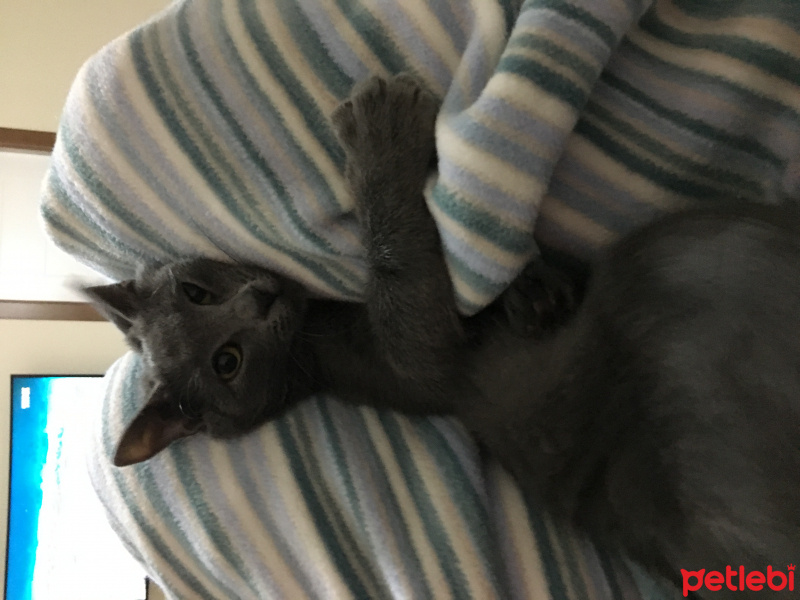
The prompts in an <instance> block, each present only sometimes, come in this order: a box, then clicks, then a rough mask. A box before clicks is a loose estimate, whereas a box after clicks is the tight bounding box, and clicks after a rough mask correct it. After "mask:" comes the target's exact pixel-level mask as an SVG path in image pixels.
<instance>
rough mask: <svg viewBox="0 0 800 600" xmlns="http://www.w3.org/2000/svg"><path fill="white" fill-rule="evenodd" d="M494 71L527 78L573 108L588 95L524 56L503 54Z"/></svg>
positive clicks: (581, 104)
mask: <svg viewBox="0 0 800 600" xmlns="http://www.w3.org/2000/svg"><path fill="white" fill-rule="evenodd" d="M495 73H513V74H514V75H519V76H520V77H524V78H525V79H529V80H530V81H532V82H533V83H535V84H536V85H537V86H538V87H540V88H541V89H542V90H543V91H545V92H547V93H549V94H551V95H553V96H555V97H557V98H558V99H559V100H562V101H563V102H565V103H566V104H569V105H570V106H571V107H572V108H574V109H575V110H580V108H581V107H582V106H583V105H584V103H585V102H586V98H587V96H588V92H587V91H584V90H582V89H581V88H580V87H579V86H578V85H576V84H575V83H573V82H572V81H570V80H569V79H567V78H566V77H564V76H563V75H560V74H559V73H556V72H555V71H553V70H551V69H548V68H547V67H545V66H544V65H542V64H541V63H539V62H537V61H536V60H534V59H532V58H527V57H525V56H518V55H508V54H505V55H503V58H501V59H500V63H499V64H498V65H497V69H496V70H495Z"/></svg>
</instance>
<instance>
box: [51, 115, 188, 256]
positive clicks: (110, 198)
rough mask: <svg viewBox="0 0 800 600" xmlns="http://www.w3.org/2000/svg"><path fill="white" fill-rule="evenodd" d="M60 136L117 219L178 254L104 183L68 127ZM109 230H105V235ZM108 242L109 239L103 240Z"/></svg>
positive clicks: (168, 252) (85, 179) (167, 251)
mask: <svg viewBox="0 0 800 600" xmlns="http://www.w3.org/2000/svg"><path fill="white" fill-rule="evenodd" d="M59 138H60V139H61V143H62V147H63V148H64V149H65V151H66V153H67V156H68V157H69V160H70V162H71V163H72V166H73V168H74V169H75V171H77V172H78V173H79V174H80V175H79V176H80V178H81V180H82V181H83V182H84V183H85V184H86V186H87V187H88V188H89V189H90V190H91V193H92V195H93V196H95V197H96V198H97V199H98V200H99V201H100V203H101V204H102V206H103V207H105V208H107V209H108V210H109V211H110V212H111V213H112V214H113V215H114V216H115V217H116V218H117V219H119V220H120V221H121V222H123V223H125V225H126V226H127V227H129V228H131V229H132V230H133V231H135V232H136V233H137V234H138V235H140V236H142V237H144V238H145V239H147V240H148V241H150V242H151V243H152V244H153V245H154V246H156V247H157V248H158V249H159V250H160V251H161V252H162V253H164V254H166V255H167V256H176V255H177V254H178V251H177V249H176V248H175V247H174V246H172V245H170V244H169V241H168V240H166V239H163V238H162V237H161V236H159V235H157V234H156V232H155V231H153V230H152V229H151V228H150V227H149V226H148V225H147V224H145V223H144V222H143V221H142V220H141V219H140V218H139V217H138V215H136V214H135V213H133V212H131V211H130V210H128V208H127V207H126V204H125V203H123V202H120V201H119V198H117V195H116V194H115V193H114V192H113V191H112V190H111V189H110V188H109V187H108V186H107V185H106V184H105V183H103V182H102V181H101V180H100V178H99V177H98V176H97V174H96V173H95V172H94V170H93V169H92V167H91V166H90V165H89V163H88V162H87V161H86V160H85V159H84V157H83V153H82V151H81V150H82V149H81V148H80V147H79V146H78V144H76V142H75V140H74V139H73V137H72V131H71V130H70V129H69V128H68V127H62V128H61V130H60V131H59ZM93 228H94V229H97V224H96V223H94V224H93ZM106 235H108V234H107V232H104V236H103V237H105V236H106ZM103 241H104V242H107V241H108V240H103Z"/></svg>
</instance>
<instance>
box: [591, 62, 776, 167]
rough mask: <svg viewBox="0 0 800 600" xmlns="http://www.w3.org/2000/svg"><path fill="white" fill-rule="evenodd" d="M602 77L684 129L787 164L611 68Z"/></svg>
mask: <svg viewBox="0 0 800 600" xmlns="http://www.w3.org/2000/svg"><path fill="white" fill-rule="evenodd" d="M642 52H643V53H645V54H649V53H647V52H646V51H644V50H642ZM654 58H655V57H654ZM685 71H687V72H691V70H689V69H685ZM602 79H603V82H604V83H606V84H608V85H609V86H611V87H612V88H614V89H615V90H617V91H618V92H620V93H622V94H625V95H626V96H628V97H629V98H630V99H631V100H633V101H635V102H638V103H639V104H641V105H642V106H644V107H645V108H647V109H648V110H650V111H652V112H653V113H655V114H656V115H658V116H659V117H662V118H664V119H667V120H669V121H671V122H672V123H674V124H675V125H678V126H680V127H683V128H684V129H688V130H689V131H691V132H693V133H695V134H697V135H698V136H700V137H704V138H706V139H708V140H709V141H710V142H713V143H714V144H723V145H726V146H729V147H730V148H734V149H736V150H740V151H741V152H745V153H747V154H752V155H753V156H754V157H755V158H758V159H761V160H764V161H766V162H768V163H770V164H771V165H772V166H774V167H778V168H782V167H783V160H782V159H781V158H780V157H778V156H777V155H775V154H774V153H773V152H771V151H770V150H769V149H768V148H767V147H765V146H763V145H762V144H760V143H759V142H758V141H756V140H754V139H753V138H751V137H747V136H743V135H735V134H731V133H727V132H725V131H723V130H721V129H719V128H717V127H714V126H712V125H709V124H708V123H706V122H704V121H701V120H700V119H696V118H694V117H691V116H689V115H687V114H686V113H683V112H680V111H678V110H675V109H671V108H667V107H666V106H664V105H663V104H661V103H659V102H657V101H656V100H654V99H653V98H652V97H650V96H648V95H647V94H645V93H644V92H642V91H640V90H639V89H637V88H636V87H634V86H633V85H632V84H630V83H628V82H627V81H625V80H624V79H622V78H620V77H618V76H616V75H614V74H612V73H610V72H608V71H605V72H604V73H603V75H602ZM714 80H715V81H720V80H718V79H716V78H714Z"/></svg>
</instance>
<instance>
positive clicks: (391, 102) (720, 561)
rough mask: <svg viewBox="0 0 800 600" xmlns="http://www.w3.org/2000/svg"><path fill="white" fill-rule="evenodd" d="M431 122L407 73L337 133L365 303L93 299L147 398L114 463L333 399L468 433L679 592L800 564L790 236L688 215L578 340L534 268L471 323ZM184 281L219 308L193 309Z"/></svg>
mask: <svg viewBox="0 0 800 600" xmlns="http://www.w3.org/2000/svg"><path fill="white" fill-rule="evenodd" d="M436 111H437V103H436V101H435V99H434V98H433V97H432V96H431V95H430V94H428V93H427V92H425V91H424V90H422V89H421V88H420V87H419V85H418V84H417V83H416V82H415V81H414V80H413V79H411V78H410V77H407V76H398V77H395V78H393V79H390V80H389V81H384V80H381V79H377V78H374V79H371V80H369V81H368V82H366V83H365V84H363V85H361V86H359V87H358V88H357V90H356V91H355V92H354V94H353V95H352V97H351V99H350V100H348V101H347V102H345V103H344V104H343V105H342V106H340V108H339V109H337V111H336V113H335V114H334V115H333V118H332V121H333V124H334V127H335V129H336V131H337V133H338V135H339V138H340V140H341V142H342V145H343V147H344V149H345V151H346V153H347V159H348V160H347V170H346V177H347V181H348V183H349V185H350V188H351V190H352V193H353V195H354V198H355V201H356V205H357V207H358V211H359V218H360V220H361V223H362V225H363V228H364V231H365V235H366V240H365V241H366V244H367V249H368V258H369V261H370V265H371V278H370V281H369V285H368V287H367V292H366V297H365V302H364V303H363V304H347V303H339V302H333V301H326V300H319V299H311V298H308V297H307V295H306V294H305V292H304V291H303V290H302V289H300V288H299V287H298V286H296V285H294V284H292V283H291V282H289V281H286V280H284V279H282V278H280V277H277V276H275V275H273V274H270V273H268V272H265V271H263V270H261V269H257V268H255V267H245V266H234V265H227V264H222V263H216V262H213V261H208V260H205V259H196V260H189V261H186V262H182V263H178V264H175V265H169V266H165V267H159V268H156V269H153V270H149V271H147V272H145V273H144V274H143V275H142V276H141V277H140V278H138V279H137V280H134V281H129V282H123V283H121V284H117V285H114V286H104V287H100V288H90V289H88V290H87V293H88V294H89V295H90V296H91V297H92V298H93V299H94V300H95V302H96V303H97V304H98V306H100V308H101V309H102V310H104V311H105V312H106V314H108V316H109V318H111V319H112V320H113V321H114V322H115V323H116V324H117V325H118V326H119V327H120V328H121V329H122V330H123V331H125V332H126V335H127V336H128V339H129V341H130V343H131V346H132V347H133V348H135V349H136V350H138V351H139V352H140V353H141V354H142V356H143V357H144V363H145V385H146V386H148V389H149V390H151V393H152V396H153V398H152V401H151V403H150V405H149V408H146V409H145V410H143V413H142V415H144V416H141V415H140V418H139V419H137V421H136V422H135V423H134V425H132V426H131V428H130V429H129V432H130V433H129V439H127V442H126V438H124V439H123V441H122V442H121V444H120V448H121V450H120V453H118V463H120V464H127V463H130V462H138V460H144V459H146V458H148V457H149V456H151V455H152V454H154V453H155V452H158V451H159V450H161V449H162V448H163V447H165V446H166V444H168V443H170V442H172V441H174V440H176V439H178V438H180V437H183V436H184V435H191V434H192V433H194V432H196V431H206V432H207V433H209V434H211V435H214V436H218V437H226V436H233V435H238V434H241V433H244V432H246V431H249V430H251V429H252V428H253V427H255V426H257V425H258V424H260V423H263V422H264V421H266V420H268V419H270V418H274V417H275V416H277V415H278V414H280V412H281V411H282V410H284V409H285V408H286V407H288V406H291V405H292V404H293V403H295V402H297V401H299V400H302V399H303V398H304V397H307V396H308V395H309V394H311V393H314V392H318V391H330V392H333V393H336V394H337V395H339V396H340V397H342V398H345V399H349V400H352V401H354V402H359V403H369V404H373V405H376V406H380V407H388V408H392V409H396V410H401V411H405V412H409V413H425V414H428V413H453V414H456V415H457V416H459V417H460V418H461V419H462V420H463V421H464V423H465V424H466V425H467V427H469V428H470V429H471V430H472V431H473V433H474V434H475V436H476V438H477V439H478V440H479V441H480V442H481V443H482V444H484V445H485V446H486V447H487V448H488V449H489V451H490V452H491V453H492V454H493V455H494V456H495V457H497V458H498V459H499V460H500V461H502V463H503V464H504V465H505V466H506V467H507V468H508V469H509V470H510V471H511V472H512V474H513V475H514V476H515V477H516V478H517V480H518V482H519V483H520V485H521V486H522V488H523V490H524V491H525V493H527V494H529V495H530V496H531V497H533V498H537V499H539V500H541V501H543V502H545V504H546V506H548V507H549V508H550V510H551V511H552V512H553V514H555V515H556V516H557V517H559V518H564V519H568V520H570V521H572V522H574V523H576V524H577V525H579V526H580V527H582V528H583V529H584V530H585V531H587V532H588V533H590V534H591V535H592V536H594V538H595V539H596V540H598V541H600V542H601V543H606V544H610V545H616V544H619V545H621V546H622V547H623V549H624V550H625V551H626V552H628V553H629V554H630V555H631V556H632V557H633V558H635V559H637V560H639V561H641V562H642V563H643V564H645V565H646V566H648V567H649V568H651V569H653V570H654V571H656V572H659V573H661V574H663V575H665V576H667V577H668V578H670V579H671V580H672V581H673V582H674V583H676V584H678V583H679V582H680V569H681V568H686V569H689V570H696V569H701V568H705V569H721V570H723V571H724V568H725V566H726V565H732V566H733V567H734V568H736V567H737V566H738V565H739V564H744V565H746V566H747V568H748V569H761V570H764V569H765V568H766V566H767V565H772V566H773V567H774V568H785V566H786V564H788V563H789V562H791V561H797V560H798V559H800V501H799V497H800V494H799V493H798V492H800V486H799V485H798V483H797V481H796V477H797V473H798V472H800V277H798V273H799V272H800V236H798V231H800V227H798V223H797V221H796V219H795V218H794V217H793V216H791V215H790V214H789V213H788V212H783V211H782V210H781V209H778V208H771V209H767V208H763V207H754V206H746V207H741V206H737V207H728V208H720V209H708V210H703V211H694V212H686V213H683V214H680V215H677V216H674V217H670V218H668V219H665V220H663V221H661V222H659V223H657V224H654V225H652V226H648V227H646V228H644V229H643V230H641V231H640V232H638V233H636V234H634V235H632V236H629V237H628V238H626V239H625V240H623V241H622V242H621V243H619V244H617V245H615V246H614V247H613V248H612V249H611V250H610V251H609V253H608V255H607V256H606V257H605V259H604V260H602V261H601V262H600V263H598V265H597V266H596V269H595V271H594V274H593V277H592V280H591V282H590V284H589V288H588V292H587V294H586V297H585V299H584V300H583V302H582V304H581V306H580V308H579V309H578V310H577V312H576V314H574V316H572V318H571V319H569V320H568V322H567V323H566V324H563V323H564V321H565V319H566V318H567V317H568V316H569V314H570V313H571V312H572V309H573V308H574V304H575V300H574V299H575V298H577V297H578V294H577V293H575V292H574V290H573V288H572V286H571V284H570V283H569V281H568V279H565V278H564V277H563V276H561V275H559V274H557V273H556V272H555V271H553V269H551V268H549V267H547V266H546V265H543V264H542V263H541V262H538V263H535V264H533V265H532V266H531V268H529V269H528V270H527V271H526V272H525V273H524V274H523V275H522V276H521V277H520V279H519V280H518V281H517V282H515V284H514V285H513V286H512V288H511V289H510V290H509V291H508V292H507V293H506V294H505V295H504V296H503V298H501V300H500V301H499V302H498V303H496V304H495V305H493V306H492V307H489V308H488V309H487V310H486V311H485V312H484V313H482V314H480V315H478V316H477V317H474V318H470V319H462V318H459V316H458V314H457V312H456V308H455V305H454V302H453V290H452V288H451V286H450V281H449V278H448V275H447V269H446V266H445V264H444V259H443V257H442V253H441V247H440V240H439V237H438V232H437V230H436V227H435V224H434V222H433V220H432V219H431V217H430V215H429V214H428V211H427V208H426V206H425V201H424V198H423V195H422V190H423V187H424V184H425V175H426V172H427V167H428V165H429V163H430V162H431V161H432V159H433V158H434V154H435V152H434V136H433V123H434V119H435V115H436ZM187 281H188V282H190V283H194V284H195V285H197V286H199V287H200V288H202V289H204V290H208V291H209V292H210V293H211V299H213V301H212V302H211V303H209V304H200V305H197V304H196V303H194V302H193V301H192V299H191V298H190V297H189V296H190V295H191V294H188V295H187V291H186V289H184V286H183V283H185V282H187ZM196 299H197V298H195V300H196ZM553 329H556V331H555V333H554V334H553V333H551V332H552V330H553ZM526 333H527V334H530V333H534V334H535V336H534V337H529V336H528V337H525V336H524V335H522V334H526ZM231 344H233V345H236V346H237V347H238V348H239V349H240V352H241V354H242V357H243V361H242V366H241V368H240V369H239V370H238V371H237V374H236V376H235V377H234V378H232V379H231V380H230V381H221V380H220V377H219V375H218V374H216V373H215V371H214V368H213V365H214V361H215V358H214V357H215V356H217V355H218V354H217V353H219V351H220V349H221V348H224V347H226V346H227V345H231ZM153 407H155V408H153ZM148 411H149V412H148ZM137 423H138V424H137ZM126 444H128V446H130V447H131V448H133V450H131V451H126V450H125V449H124V448H125V446H126ZM724 594H725V592H724V590H723V591H722V592H718V593H716V594H715V595H716V596H719V597H724ZM733 596H734V597H735V596H737V593H733ZM762 596H763V597H768V596H767V593H761V594H760V595H759V597H762Z"/></svg>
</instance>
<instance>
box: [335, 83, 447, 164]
mask: <svg viewBox="0 0 800 600" xmlns="http://www.w3.org/2000/svg"><path fill="white" fill-rule="evenodd" d="M438 110H439V102H438V100H437V99H436V97H435V96H434V95H433V94H432V93H430V92H429V91H427V90H426V89H425V87H424V86H423V84H422V83H420V82H419V81H418V80H417V79H416V78H414V77H413V76H411V75H408V74H405V73H401V74H399V75H395V76H393V77H388V78H381V77H370V78H369V79H367V80H366V81H363V82H361V83H359V84H358V85H356V86H355V88H354V89H353V91H352V93H351V94H350V97H349V98H348V99H347V100H345V101H344V102H342V103H341V104H340V105H339V106H338V107H337V108H336V109H335V110H334V112H333V114H332V115H331V123H332V124H333V128H334V131H335V132H336V135H337V137H338V138H339V141H340V143H341V144H342V147H343V148H344V150H345V152H346V153H347V155H348V160H349V161H350V162H354V161H355V162H356V163H367V164H370V163H372V162H376V161H380V162H383V163H387V162H388V163H391V162H393V161H405V162H408V161H409V160H412V159H413V160H414V161H415V162H418V163H419V165H415V166H411V165H408V166H407V167H406V168H411V169H413V168H419V169H422V170H424V169H425V168H426V167H427V164H428V162H429V161H430V158H431V156H432V154H433V152H434V148H435V141H434V124H435V120H436V115H437V113H438Z"/></svg>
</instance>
